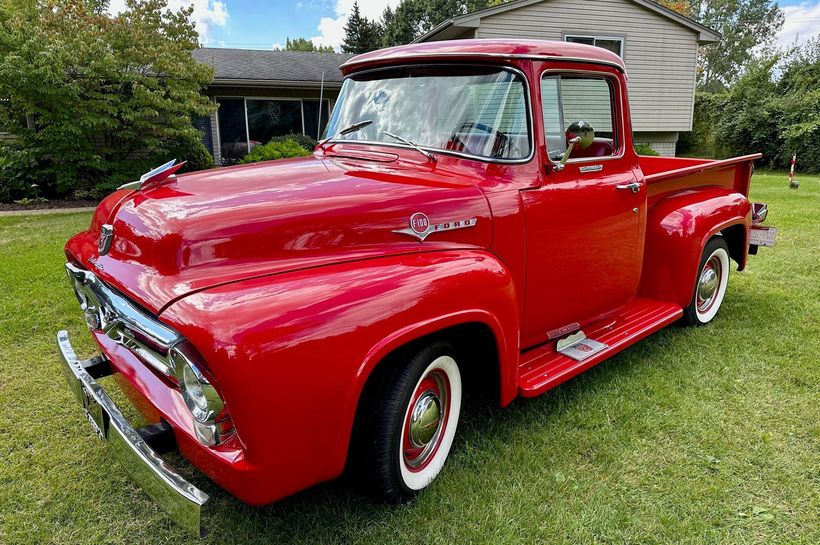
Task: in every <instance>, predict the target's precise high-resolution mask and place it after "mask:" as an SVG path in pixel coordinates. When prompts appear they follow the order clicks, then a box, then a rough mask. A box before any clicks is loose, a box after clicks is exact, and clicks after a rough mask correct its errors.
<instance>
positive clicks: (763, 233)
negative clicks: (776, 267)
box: [749, 227, 777, 246]
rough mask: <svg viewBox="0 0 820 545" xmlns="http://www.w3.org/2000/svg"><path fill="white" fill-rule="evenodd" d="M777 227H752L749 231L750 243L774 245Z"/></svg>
mask: <svg viewBox="0 0 820 545" xmlns="http://www.w3.org/2000/svg"><path fill="white" fill-rule="evenodd" d="M776 238H777V229H775V228H774V227H752V229H751V230H750V232H749V244H750V245H751V244H754V245H755V246H774V242H775V239H776Z"/></svg>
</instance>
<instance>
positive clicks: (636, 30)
mask: <svg viewBox="0 0 820 545" xmlns="http://www.w3.org/2000/svg"><path fill="white" fill-rule="evenodd" d="M720 37H721V36H720V34H719V33H717V32H715V31H714V30H712V29H709V28H707V27H705V26H703V25H701V24H699V23H697V22H695V21H693V20H691V19H689V18H687V17H684V16H683V15H681V14H679V13H677V12H675V11H673V10H670V9H668V8H666V7H664V6H661V5H659V4H657V3H655V2H652V1H651V0H513V1H510V2H507V3H505V4H502V5H499V6H495V7H492V8H487V9H483V10H479V11H475V12H472V13H468V14H466V15H461V16H459V17H453V18H451V19H448V20H446V21H444V22H442V23H441V24H439V25H438V26H436V27H435V28H433V29H432V30H431V31H430V32H428V33H427V34H425V35H423V36H421V37H420V38H419V39H417V40H416V41H417V42H430V41H438V40H458V39H468V38H504V39H517V38H518V39H522V40H528V39H541V40H561V41H567V42H578V43H585V44H589V45H596V46H598V47H603V48H604V49H608V50H610V51H612V52H614V53H616V54H617V55H620V56H621V58H622V59H623V60H624V63H625V64H626V68H627V72H628V76H629V102H630V109H631V113H632V126H633V132H634V138H635V142H636V143H646V144H649V145H650V146H652V148H654V149H655V150H656V151H658V152H660V153H661V154H662V155H669V156H672V155H674V154H675V145H676V143H677V140H678V133H680V132H684V131H690V130H692V111H693V108H694V103H695V79H696V71H697V52H698V46H699V45H700V44H706V43H711V42H716V41H719V40H720Z"/></svg>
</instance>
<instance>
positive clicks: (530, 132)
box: [328, 62, 537, 165]
mask: <svg viewBox="0 0 820 545" xmlns="http://www.w3.org/2000/svg"><path fill="white" fill-rule="evenodd" d="M343 66H344V65H343ZM446 66H466V67H477V68H478V67H480V68H498V69H499V70H504V71H507V72H511V73H513V74H515V75H517V76H519V77H520V78H521V82H522V83H523V85H524V104H525V107H526V109H527V117H526V121H527V136H528V137H529V140H530V146H529V148H530V149H529V153H528V154H527V156H526V157H522V158H518V159H499V158H493V157H484V156H481V155H473V154H471V153H463V152H459V151H453V150H446V149H441V148H434V147H430V146H422V145H420V146H419V147H420V148H421V149H423V150H425V151H429V152H430V153H433V154H436V155H449V156H454V157H461V158H464V159H472V160H474V161H480V162H482V163H494V164H513V165H519V164H526V163H529V162H530V161H532V159H533V157H535V148H536V147H537V146H536V144H535V120H534V117H533V111H532V110H533V108H532V100H531V97H532V89H531V87H530V81H529V78H527V75H526V74H525V73H524V72H523V71H522V70H520V69H518V68H515V67H512V66H509V65H503V64H494V63H473V62H463V63H450V62H442V63H425V64H401V65H391V66H382V67H379V68H370V69H368V70H357V71H355V72H352V73H350V74H348V75H346V76H345V78H344V82H346V81H347V80H348V79H350V78H352V77H353V76H358V75H361V74H368V73H371V72H383V71H389V70H400V69H403V68H437V67H446ZM344 82H342V86H343V87H344ZM339 96H341V91H339ZM338 105H339V99H338V98H337V99H336V102H335V103H334V105H333V108H334V109H335V108H336V107H338ZM332 117H333V112H332V111H331V113H330V118H332ZM328 124H330V119H328ZM328 143H335V144H365V145H372V146H385V147H388V148H402V149H414V148H413V147H412V146H408V145H407V144H402V143H400V142H383V141H380V140H346V139H344V138H341V139H339V138H335V137H333V138H330V139H329V140H328Z"/></svg>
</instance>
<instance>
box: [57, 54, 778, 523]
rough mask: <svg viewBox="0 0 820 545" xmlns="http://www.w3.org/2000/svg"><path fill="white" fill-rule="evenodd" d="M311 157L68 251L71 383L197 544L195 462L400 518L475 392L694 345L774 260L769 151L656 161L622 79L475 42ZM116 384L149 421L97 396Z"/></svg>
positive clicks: (374, 67)
mask: <svg viewBox="0 0 820 545" xmlns="http://www.w3.org/2000/svg"><path fill="white" fill-rule="evenodd" d="M341 70H342V72H343V73H344V75H345V82H344V85H343V87H342V90H341V94H340V96H339V99H338V101H337V102H336V105H335V108H334V110H333V113H332V115H331V118H330V119H329V121H328V127H327V132H326V134H327V135H329V138H327V139H325V140H323V141H322V142H320V143H319V145H318V146H317V147H316V149H315V151H314V153H313V154H312V155H311V156H309V157H304V158H299V159H293V160H285V161H276V162H268V163H258V164H254V165H247V166H238V167H231V168H221V169H216V170H210V171H207V172H197V173H192V174H185V175H180V176H176V175H174V174H173V172H174V171H175V169H176V168H177V166H178V165H171V164H169V165H164V166H163V167H160V168H159V169H156V170H155V171H152V172H150V173H148V174H146V175H145V176H143V177H142V179H141V180H140V181H139V182H135V183H133V184H128V185H127V186H126V187H124V188H122V189H121V190H119V191H117V192H115V193H113V194H112V195H111V196H109V197H108V198H107V199H106V200H104V201H103V202H102V203H101V204H100V206H99V207H98V209H97V211H96V213H95V214H94V217H93V220H92V222H91V226H90V228H89V229H88V230H87V231H84V232H82V233H79V234H78V235H76V236H74V237H73V238H71V239H70V240H69V241H68V243H67V245H66V256H67V260H68V263H67V264H66V270H67V272H68V277H69V280H70V282H71V285H72V286H73V289H74V291H75V293H76V295H77V298H78V300H79V302H80V306H81V308H82V311H83V314H84V316H85V320H86V322H87V324H88V326H89V328H90V330H91V334H92V335H93V337H94V339H95V340H96V343H97V344H98V345H99V348H100V351H101V355H100V356H97V357H95V358H92V359H90V360H83V361H80V360H78V358H77V357H76V356H75V355H74V351H73V349H72V348H71V345H70V343H69V340H68V335H67V333H66V332H65V331H61V332H59V333H58V344H59V348H60V351H61V353H62V358H63V362H64V364H63V370H64V372H65V375H66V377H67V379H68V382H69V385H70V387H71V389H72V390H73V392H74V393H75V395H76V397H77V399H78V400H79V402H80V403H82V406H83V409H84V411H85V414H86V416H87V417H88V420H89V422H90V423H91V425H92V427H93V428H94V429H95V431H96V432H97V433H98V434H99V435H101V436H102V437H104V438H106V439H107V440H108V441H109V442H110V443H111V444H112V445H113V446H114V448H115V449H116V452H117V453H118V455H119V456H121V457H122V458H123V459H124V460H125V461H126V464H127V466H128V467H129V468H130V469H131V471H132V473H133V476H134V478H135V479H136V480H137V482H139V483H140V484H141V485H142V486H143V487H144V488H145V490H146V491H147V492H148V493H149V494H150V495H151V496H152V497H153V498H154V499H155V501H157V502H158V503H160V504H161V505H162V506H163V507H164V508H165V509H167V510H168V511H169V513H170V514H171V516H172V517H173V518H174V519H175V520H177V521H178V522H180V523H181V524H183V525H184V526H185V527H186V528H189V529H191V530H192V531H194V532H198V531H199V529H200V523H201V522H200V516H201V507H202V505H203V504H204V503H205V501H206V500H207V498H208V496H207V495H206V494H205V493H204V492H202V491H201V490H199V489H197V488H196V487H194V486H193V485H191V484H190V483H189V482H187V481H186V480H184V479H183V478H182V477H181V476H180V475H179V474H178V473H177V472H175V470H174V469H172V468H171V467H169V466H168V465H167V464H166V463H165V462H164V461H163V460H162V458H160V454H162V453H163V452H166V451H168V450H170V449H179V451H180V452H181V453H182V455H184V456H185V457H186V458H187V459H188V460H190V462H191V463H192V464H193V465H194V466H196V467H197V468H198V469H200V470H201V471H202V472H203V473H205V474H206V475H207V476H208V477H209V478H210V479H212V480H213V481H215V482H216V483H217V484H218V485H220V486H221V487H223V488H224V489H226V490H227V491H229V492H230V493H231V494H233V495H235V496H236V497H237V498H239V499H241V500H243V501H245V502H248V503H250V504H265V503H269V502H272V501H275V500H277V499H280V498H282V497H284V496H287V495H289V494H293V493H294V492H297V491H299V490H302V489H304V488H307V487H310V486H311V485H314V484H316V483H319V482H322V481H326V480H329V479H333V478H335V477H337V476H338V475H340V474H341V473H342V472H343V470H345V468H346V467H348V468H350V469H351V470H358V471H361V475H362V476H363V479H364V480H365V481H366V482H367V483H368V484H369V486H370V487H371V488H372V490H373V491H375V492H376V493H377V494H378V495H379V496H380V497H382V498H384V499H385V500H387V501H388V502H391V503H397V502H401V501H404V500H407V499H409V498H411V497H412V496H413V495H414V494H415V493H417V492H418V491H420V490H422V489H424V488H425V487H426V486H428V485H429V484H430V482H431V481H432V480H433V479H435V477H436V476H437V475H438V474H439V472H440V471H441V469H442V467H443V466H444V463H445V461H446V459H447V456H448V454H449V453H450V450H451V446H452V444H453V437H454V435H455V433H456V431H457V428H458V422H459V412H460V410H461V403H462V397H463V394H464V392H465V391H466V390H467V389H471V388H488V389H490V390H491V391H492V392H494V393H495V395H497V397H498V400H499V404H500V405H501V406H502V407H503V406H506V405H508V404H509V403H510V402H512V401H513V399H515V398H516V397H517V396H523V397H532V396H536V395H539V394H541V393H543V392H546V391H547V390H549V389H550V388H552V387H554V386H557V385H558V384H560V383H562V382H564V381H565V380H567V379H569V378H571V377H573V376H574V375H577V374H578V373H580V372H582V371H584V370H585V369H588V368H589V367H591V366H593V365H595V364H597V363H600V362H601V361H603V360H605V359H606V358H609V357H610V356H612V355H614V354H616V353H617V352H619V351H621V350H623V349H624V348H626V347H627V346H629V345H631V344H633V343H635V342H636V341H638V340H640V339H642V338H643V337H646V336H647V335H649V334H651V333H652V332H654V331H657V330H658V329H660V328H662V327H664V326H666V325H669V324H672V323H674V322H685V323H687V324H694V325H699V324H706V323H708V322H710V321H711V320H712V319H713V318H714V317H715V314H716V313H717V312H718V310H719V308H720V306H721V303H722V301H723V299H724V296H725V294H726V286H727V281H728V279H729V267H730V259H731V260H733V261H735V263H736V264H737V268H738V270H742V269H743V268H744V267H745V265H746V259H747V255H748V254H749V253H754V252H755V251H756V250H757V247H758V246H760V245H771V244H772V243H773V236H774V230H773V229H771V228H765V227H763V226H761V225H760V222H761V221H762V220H763V219H764V218H765V215H766V207H765V205H754V206H753V205H752V203H750V202H749V200H748V199H747V194H748V190H749V181H750V177H751V173H752V163H753V161H754V160H755V159H756V158H758V157H759V155H750V156H746V157H739V158H735V159H729V160H725V161H708V160H702V159H678V158H666V157H644V156H638V155H637V154H636V153H635V151H634V148H633V140H632V131H631V126H630V118H629V101H628V98H627V76H626V71H625V68H624V64H623V62H622V61H621V59H620V58H619V57H618V56H616V55H614V54H612V53H609V52H608V51H605V50H603V49H599V48H594V47H590V46H585V45H578V44H570V43H554V42H541V41H531V42H512V41H486V40H464V41H452V42H439V43H428V44H421V45H411V46H406V47H398V48H393V49H386V50H381V51H375V52H372V53H367V54H364V55H360V56H357V57H355V58H353V59H352V60H350V61H348V62H347V63H346V64H344V65H343V66H342V67H341ZM111 374H113V375H114V376H115V377H116V378H117V380H118V382H119V384H120V385H121V386H122V388H123V390H124V391H125V392H126V393H127V394H128V395H129V396H130V398H131V399H132V400H133V402H134V403H135V404H136V406H137V407H138V408H139V410H140V411H141V412H142V413H143V414H144V416H145V419H146V421H147V422H149V423H150V424H148V425H146V426H143V427H140V428H139V429H135V428H134V427H132V426H131V425H130V424H129V423H128V422H127V421H126V419H125V418H124V417H123V415H122V414H121V412H120V411H119V409H118V408H117V406H116V405H115V404H114V402H113V401H112V400H111V398H110V397H109V396H108V395H107V394H106V392H105V390H104V389H103V388H102V387H101V386H100V385H99V383H98V382H97V380H96V379H97V378H99V377H104V376H107V375H111Z"/></svg>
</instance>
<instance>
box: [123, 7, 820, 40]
mask: <svg viewBox="0 0 820 545" xmlns="http://www.w3.org/2000/svg"><path fill="white" fill-rule="evenodd" d="M168 1H169V5H170V7H172V8H178V7H181V6H185V5H193V6H194V13H193V19H194V21H195V22H196V26H197V30H198V31H199V34H200V42H201V43H202V44H203V45H205V46H207V47H236V48H244V49H271V48H276V47H282V46H283V44H284V43H285V40H286V39H287V38H289V37H290V38H310V39H312V40H313V42H314V43H315V44H317V45H330V46H333V47H334V48H335V49H336V51H341V43H342V39H343V38H344V25H345V22H346V20H347V16H348V14H349V13H350V10H351V8H352V7H353V1H354V0H294V1H288V0H268V1H260V0H168ZM124 3H125V2H124V0H111V6H110V9H111V10H112V11H113V12H116V11H119V10H121V9H122V6H123V5H124ZM398 3H399V0H359V9H360V10H361V12H362V14H363V15H364V16H366V17H368V18H370V19H377V18H378V17H379V16H380V15H381V13H382V11H383V10H384V8H385V7H386V6H388V5H390V6H391V7H395V6H396V5H397V4H398ZM780 5H781V7H782V8H783V11H784V14H785V16H786V22H785V24H784V25H783V30H782V31H781V32H780V35H779V36H778V41H779V42H780V43H781V44H782V45H784V46H787V45H790V44H791V43H792V42H793V41H794V39H795V37H797V38H798V40H799V41H800V42H803V41H805V40H807V39H808V38H810V37H812V36H817V35H820V0H781V2H780Z"/></svg>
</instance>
